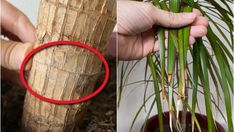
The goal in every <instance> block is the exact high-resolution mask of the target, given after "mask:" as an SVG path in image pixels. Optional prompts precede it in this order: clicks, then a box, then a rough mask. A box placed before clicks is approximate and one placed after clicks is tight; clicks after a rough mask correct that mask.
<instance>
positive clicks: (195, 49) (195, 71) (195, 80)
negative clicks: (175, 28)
mask: <svg viewBox="0 0 234 132" xmlns="http://www.w3.org/2000/svg"><path fill="white" fill-rule="evenodd" d="M199 41H201V39H197V40H196V44H195V45H194V46H193V53H192V56H193V82H192V87H193V94H192V114H195V110H196V103H197V88H198V87H197V86H198V67H199V65H200V63H199V45H198V44H197V43H198V42H199ZM192 125H193V126H194V119H193V118H192ZM193 128H194V127H193Z"/></svg>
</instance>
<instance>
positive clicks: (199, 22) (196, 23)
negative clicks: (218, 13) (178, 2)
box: [192, 16, 209, 27]
mask: <svg viewBox="0 0 234 132" xmlns="http://www.w3.org/2000/svg"><path fill="white" fill-rule="evenodd" d="M208 24H209V21H208V18H206V17H203V16H199V17H197V18H196V20H195V21H194V22H193V23H192V26H199V25H203V26H206V27H207V26H208Z"/></svg>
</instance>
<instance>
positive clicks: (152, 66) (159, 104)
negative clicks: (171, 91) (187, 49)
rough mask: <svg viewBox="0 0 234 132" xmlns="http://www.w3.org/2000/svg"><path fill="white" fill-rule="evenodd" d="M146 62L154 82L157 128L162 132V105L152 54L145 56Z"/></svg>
mask: <svg viewBox="0 0 234 132" xmlns="http://www.w3.org/2000/svg"><path fill="white" fill-rule="evenodd" d="M147 61H148V63H149V66H150V69H151V72H152V77H153V80H154V81H153V82H154V92H155V98H156V102H157V108H158V117H159V128H160V132H163V112H162V105H161V98H160V91H159V86H158V80H157V74H156V68H155V65H154V62H153V57H152V54H149V55H148V56H147Z"/></svg>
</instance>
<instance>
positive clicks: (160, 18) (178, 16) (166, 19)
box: [151, 8, 197, 28]
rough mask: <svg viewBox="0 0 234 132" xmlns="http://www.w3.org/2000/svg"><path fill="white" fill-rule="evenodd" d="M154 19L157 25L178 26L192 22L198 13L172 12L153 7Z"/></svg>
mask: <svg viewBox="0 0 234 132" xmlns="http://www.w3.org/2000/svg"><path fill="white" fill-rule="evenodd" d="M152 10H153V12H152V13H151V15H153V16H152V17H153V20H154V22H155V23H156V24H157V25H160V26H164V27H169V28H178V27H183V26H186V25H189V24H191V23H192V22H193V21H194V20H195V18H196V16H197V14H196V13H192V12H191V13H172V12H168V11H164V10H161V9H158V8H154V9H152Z"/></svg>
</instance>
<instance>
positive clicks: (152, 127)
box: [141, 112, 225, 132]
mask: <svg viewBox="0 0 234 132" xmlns="http://www.w3.org/2000/svg"><path fill="white" fill-rule="evenodd" d="M181 114H182V112H180V115H181ZM196 117H197V120H198V122H199V124H200V126H201V129H202V132H207V131H208V124H207V117H206V116H205V115H202V114H198V113H196ZM191 118H192V117H191V113H189V112H187V117H186V122H187V124H188V125H190V126H191ZM163 124H164V126H165V127H168V128H169V112H165V113H164V114H163ZM195 126H196V125H195ZM158 131H159V121H158V115H156V116H153V117H151V118H150V119H149V120H148V121H147V122H146V125H144V126H143V127H142V129H141V132H158ZM164 131H165V132H170V130H168V131H166V130H164ZM188 131H190V130H188ZM194 132H196V128H195V131H194ZM216 132H225V130H224V128H223V127H222V126H221V125H220V124H219V123H218V122H216Z"/></svg>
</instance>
